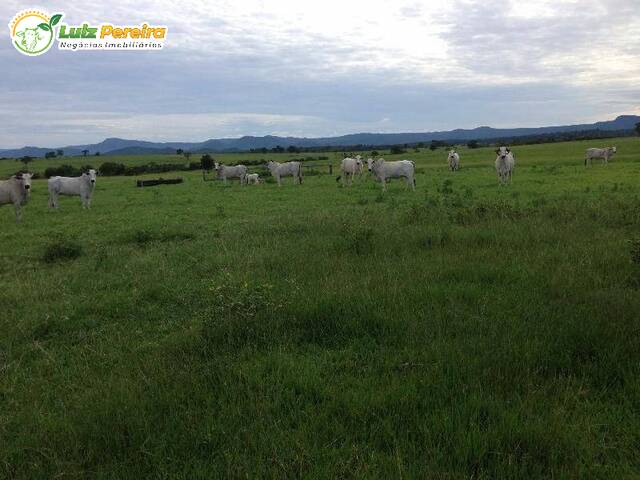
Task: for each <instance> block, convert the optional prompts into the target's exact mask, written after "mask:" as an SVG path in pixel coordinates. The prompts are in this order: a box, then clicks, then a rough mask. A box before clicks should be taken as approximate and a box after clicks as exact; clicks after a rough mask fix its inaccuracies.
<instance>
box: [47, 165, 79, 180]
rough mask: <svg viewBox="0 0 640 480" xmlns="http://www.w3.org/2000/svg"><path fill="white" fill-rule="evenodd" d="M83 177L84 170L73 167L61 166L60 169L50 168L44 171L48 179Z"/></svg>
mask: <svg viewBox="0 0 640 480" xmlns="http://www.w3.org/2000/svg"><path fill="white" fill-rule="evenodd" d="M80 175H82V170H81V169H79V168H76V167H74V166H73V165H60V166H59V167H48V168H47V169H46V170H45V171H44V176H45V177H46V178H51V177H79V176H80Z"/></svg>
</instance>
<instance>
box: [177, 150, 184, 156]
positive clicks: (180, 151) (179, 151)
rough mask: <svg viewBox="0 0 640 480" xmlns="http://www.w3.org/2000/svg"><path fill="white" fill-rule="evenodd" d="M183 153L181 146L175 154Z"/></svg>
mask: <svg viewBox="0 0 640 480" xmlns="http://www.w3.org/2000/svg"><path fill="white" fill-rule="evenodd" d="M183 153H184V150H182V149H181V148H179V149H177V150H176V155H178V156H180V155H182V154H183Z"/></svg>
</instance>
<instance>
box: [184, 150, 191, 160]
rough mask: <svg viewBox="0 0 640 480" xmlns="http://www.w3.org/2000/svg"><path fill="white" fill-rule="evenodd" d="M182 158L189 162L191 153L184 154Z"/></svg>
mask: <svg viewBox="0 0 640 480" xmlns="http://www.w3.org/2000/svg"><path fill="white" fill-rule="evenodd" d="M182 156H183V157H184V158H186V159H187V160H189V157H190V156H191V152H182Z"/></svg>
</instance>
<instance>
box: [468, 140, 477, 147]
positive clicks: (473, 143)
mask: <svg viewBox="0 0 640 480" xmlns="http://www.w3.org/2000/svg"><path fill="white" fill-rule="evenodd" d="M479 146H480V145H478V140H469V141H468V142H467V148H478V147H479Z"/></svg>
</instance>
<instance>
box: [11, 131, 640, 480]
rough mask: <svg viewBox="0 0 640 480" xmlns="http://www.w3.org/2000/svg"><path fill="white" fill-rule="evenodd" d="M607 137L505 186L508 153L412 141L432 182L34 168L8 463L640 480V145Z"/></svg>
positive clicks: (21, 254)
mask: <svg viewBox="0 0 640 480" xmlns="http://www.w3.org/2000/svg"><path fill="white" fill-rule="evenodd" d="M602 143H603V142H601V141H600V142H574V143H559V144H548V145H535V146H521V147H518V148H516V149H515V151H516V154H517V162H518V163H517V168H516V172H515V176H514V181H513V184H512V185H511V186H508V187H502V188H501V187H499V186H498V183H497V179H496V176H495V172H494V170H493V166H492V165H493V160H494V158H495V154H493V152H492V151H490V150H489V149H477V150H469V151H468V150H460V153H461V165H462V169H461V170H460V171H459V172H456V173H450V172H448V171H447V169H446V153H445V152H444V151H443V150H438V151H436V152H430V151H423V152H420V153H416V154H408V155H405V156H403V158H412V159H414V160H415V161H416V164H417V167H418V172H419V174H418V176H417V189H416V192H415V193H413V192H410V191H407V190H405V188H404V185H403V184H402V183H400V182H397V181H396V182H393V183H392V184H391V186H390V189H389V191H388V192H387V193H386V194H382V193H381V192H380V190H381V188H380V185H378V184H374V183H373V182H372V181H370V180H367V181H366V182H363V183H360V184H356V185H354V186H353V187H351V188H340V187H339V186H338V185H337V184H336V181H335V178H334V177H332V176H328V175H322V176H313V177H311V176H310V177H307V178H305V182H304V184H303V185H301V186H299V187H298V186H293V185H291V181H290V179H288V182H287V183H286V185H285V186H283V187H282V188H280V189H278V188H277V187H276V186H275V185H273V184H266V185H260V186H256V187H244V188H241V187H239V186H238V185H237V184H236V185H233V186H230V187H224V186H223V185H221V184H220V183H218V182H202V180H201V177H200V174H199V173H197V172H194V173H187V174H184V173H181V175H183V176H184V177H185V183H183V184H181V185H177V186H162V187H155V188H148V189H136V188H134V186H133V184H134V179H133V178H131V177H111V178H108V177H99V178H98V185H97V188H96V191H95V195H94V199H93V208H92V210H91V211H83V210H82V209H81V207H80V201H79V199H69V198H62V200H61V208H60V210H59V211H56V212H49V211H47V195H46V182H45V181H44V180H38V181H35V182H34V186H33V194H32V198H31V201H30V203H29V204H28V205H27V206H26V207H25V208H24V211H23V223H22V224H20V225H17V224H15V222H14V218H13V208H9V207H7V206H5V207H3V208H0V225H2V227H1V228H2V229H1V233H0V243H1V246H2V248H1V250H0V255H1V256H0V284H1V287H2V288H0V304H1V313H0V328H1V329H2V335H1V336H0V477H3V478H20V479H22V478H80V477H85V478H118V479H122V478H132V479H133V478H135V479H139V478H143V477H151V478H185V479H193V478H207V479H209V478H224V477H226V478H265V477H266V478H302V477H304V478H442V479H457V478H473V479H479V478H486V479H493V478H523V479H532V478H612V479H620V478H638V477H639V476H640V449H639V448H638V446H639V445H640V415H638V412H639V411H640V341H639V340H640V338H639V336H640V231H639V227H640V139H633V138H626V139H618V140H616V141H615V143H616V144H617V146H618V154H617V155H616V157H615V158H614V160H613V161H612V163H611V164H610V165H608V166H607V167H603V166H601V165H594V166H593V167H592V168H589V169H585V167H584V166H583V164H582V158H583V152H584V149H585V148H587V146H595V145H600V144H602ZM605 143H613V142H605ZM292 156H300V155H292ZM258 157H260V158H262V157H264V158H274V157H275V156H274V155H258ZM287 157H288V155H281V156H279V158H287ZM106 158H107V157H101V158H100V162H102V161H105V160H106ZM216 158H220V159H221V160H223V161H225V162H227V163H234V162H235V159H238V161H242V159H246V158H249V157H248V156H246V155H240V154H238V155H224V156H216ZM386 158H388V159H393V157H389V156H386ZM123 160H124V161H126V162H138V161H139V162H141V163H146V162H147V161H148V159H146V158H144V157H143V158H139V159H122V158H121V157H117V161H123ZM69 161H74V162H75V161H78V162H80V163H81V164H84V163H86V162H85V159H71V160H70V159H62V160H61V163H67V162H69ZM155 161H157V162H158V163H160V161H161V160H155ZM169 161H173V159H171V160H169ZM43 162H44V160H38V161H37V162H35V163H34V165H33V166H32V167H33V168H34V169H36V170H39V169H41V168H42V169H43ZM51 164H52V163H51V161H47V164H46V165H51ZM54 164H55V162H54ZM16 165H17V164H16V163H15V162H14V161H3V162H0V174H2V175H4V174H7V173H10V172H12V171H15V170H16V169H17V168H16Z"/></svg>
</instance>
